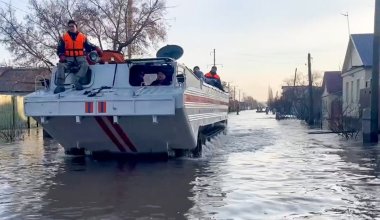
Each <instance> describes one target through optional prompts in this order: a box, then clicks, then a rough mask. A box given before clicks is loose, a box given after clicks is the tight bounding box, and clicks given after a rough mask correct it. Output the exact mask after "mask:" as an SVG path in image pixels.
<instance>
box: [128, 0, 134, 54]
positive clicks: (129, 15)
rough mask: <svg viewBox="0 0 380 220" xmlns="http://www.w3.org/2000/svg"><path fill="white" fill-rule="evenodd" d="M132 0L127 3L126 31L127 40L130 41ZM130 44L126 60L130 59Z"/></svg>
mask: <svg viewBox="0 0 380 220" xmlns="http://www.w3.org/2000/svg"><path fill="white" fill-rule="evenodd" d="M132 7H133V0H128V2H127V27H128V30H127V35H128V36H127V39H128V40H129V39H131V37H132V34H131V33H132V27H133V25H132V23H133V8H132ZM132 47H133V45H132V43H130V44H129V45H128V59H131V58H132Z"/></svg>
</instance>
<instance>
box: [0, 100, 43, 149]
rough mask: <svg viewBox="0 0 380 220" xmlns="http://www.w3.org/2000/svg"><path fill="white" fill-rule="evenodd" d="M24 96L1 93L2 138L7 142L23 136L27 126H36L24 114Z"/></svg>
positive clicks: (0, 117)
mask: <svg viewBox="0 0 380 220" xmlns="http://www.w3.org/2000/svg"><path fill="white" fill-rule="evenodd" d="M23 101H24V97H23V96H16V95H0V139H1V140H3V141H6V142H10V141H14V140H16V139H18V138H22V135H23V133H24V131H25V129H26V128H30V127H31V126H36V125H37V124H36V122H35V121H34V120H32V119H31V120H29V119H28V118H27V117H26V116H25V114H24V104H23Z"/></svg>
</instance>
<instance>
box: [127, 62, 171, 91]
mask: <svg viewBox="0 0 380 220" xmlns="http://www.w3.org/2000/svg"><path fill="white" fill-rule="evenodd" d="M173 73H174V68H173V67H172V66H171V65H170V64H166V63H163V64H155V63H146V64H135V65H133V66H132V67H131V68H130V70H129V84H130V85H131V86H168V85H171V84H172V79H173Z"/></svg>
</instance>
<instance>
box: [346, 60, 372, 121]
mask: <svg viewBox="0 0 380 220" xmlns="http://www.w3.org/2000/svg"><path fill="white" fill-rule="evenodd" d="M369 72H370V70H368V69H364V68H361V67H360V68H355V69H352V70H350V71H349V72H346V73H344V74H343V96H342V100H343V106H342V107H343V109H342V112H343V114H344V115H345V116H349V117H355V118H358V117H359V99H360V90H361V89H364V88H365V87H366V82H368V81H369V78H368V77H369V75H370V73H369ZM367 85H368V83H367Z"/></svg>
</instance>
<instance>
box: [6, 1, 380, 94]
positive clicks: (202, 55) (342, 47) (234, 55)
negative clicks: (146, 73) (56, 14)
mask: <svg viewBox="0 0 380 220" xmlns="http://www.w3.org/2000/svg"><path fill="white" fill-rule="evenodd" d="M25 2H27V1H25V0H20V1H17V3H15V2H14V3H13V4H14V5H16V6H17V7H20V8H25V4H26V3H25ZM0 4H3V3H1V1H0ZM167 5H168V6H169V9H168V13H167V22H168V24H169V25H170V27H169V30H168V38H167V41H166V42H163V43H162V44H160V45H165V44H178V45H180V46H182V47H183V48H184V50H185V53H184V56H183V57H182V58H181V59H180V62H182V63H185V64H186V65H187V66H189V67H190V68H192V67H193V66H194V65H198V66H200V67H201V70H203V71H204V72H207V71H208V70H209V69H210V67H211V64H212V62H213V58H212V54H211V52H212V50H213V49H214V48H215V49H216V63H217V64H222V65H221V66H219V67H218V73H219V75H220V76H221V78H222V80H224V81H229V82H231V83H232V84H233V85H236V86H237V87H238V88H240V89H241V90H242V92H244V93H245V94H246V95H251V96H253V97H254V98H256V99H258V100H260V101H266V99H267V94H268V87H269V86H271V87H272V88H273V91H274V94H275V93H276V91H279V92H280V88H281V85H282V84H283V80H284V79H285V78H289V77H291V76H293V74H294V70H295V68H298V70H299V71H300V72H303V73H306V72H307V66H306V65H305V63H307V53H308V52H310V53H311V55H312V57H313V62H312V69H313V71H320V72H323V71H329V70H339V68H340V67H341V66H342V63H343V59H344V56H345V52H346V47H347V43H348V27H347V20H346V17H344V16H343V15H341V13H346V12H348V14H349V20H350V29H351V33H371V32H373V16H374V5H375V0H318V1H314V0H167ZM0 55H1V56H3V57H4V56H6V52H5V50H4V49H3V48H0ZM152 55H153V54H152ZM2 60H3V59H2Z"/></svg>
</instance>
